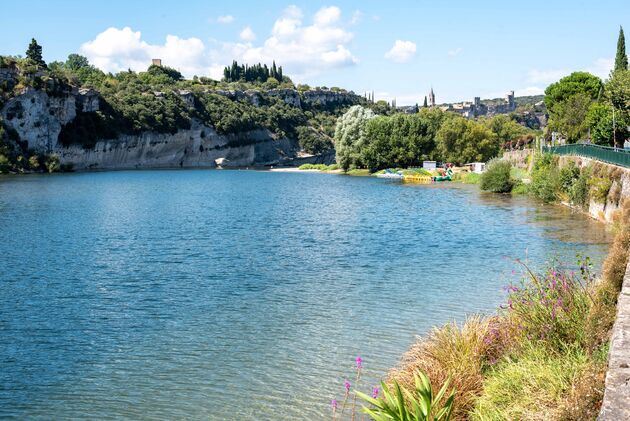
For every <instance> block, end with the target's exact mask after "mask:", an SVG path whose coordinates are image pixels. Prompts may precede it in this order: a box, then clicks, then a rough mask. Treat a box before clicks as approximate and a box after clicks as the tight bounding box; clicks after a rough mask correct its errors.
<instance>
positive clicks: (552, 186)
mask: <svg viewBox="0 0 630 421" xmlns="http://www.w3.org/2000/svg"><path fill="white" fill-rule="evenodd" d="M560 189H561V181H560V176H559V171H558V163H557V157H556V156H554V155H551V154H542V155H538V156H537V157H536V158H535V161H534V169H533V170H532V182H531V184H530V187H529V190H530V192H531V194H532V195H533V196H534V197H536V198H538V199H540V200H542V201H543V202H545V203H552V202H555V201H556V200H558V193H559V192H560Z"/></svg>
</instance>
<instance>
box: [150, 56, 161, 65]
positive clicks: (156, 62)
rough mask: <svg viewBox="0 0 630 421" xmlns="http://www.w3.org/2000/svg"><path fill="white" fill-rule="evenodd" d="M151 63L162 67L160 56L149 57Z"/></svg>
mask: <svg viewBox="0 0 630 421" xmlns="http://www.w3.org/2000/svg"><path fill="white" fill-rule="evenodd" d="M151 64H152V65H154V66H160V67H162V59H161V58H153V59H151Z"/></svg>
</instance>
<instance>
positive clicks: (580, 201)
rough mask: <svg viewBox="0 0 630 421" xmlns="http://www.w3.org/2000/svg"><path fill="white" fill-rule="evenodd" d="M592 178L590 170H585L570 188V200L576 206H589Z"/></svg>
mask: <svg viewBox="0 0 630 421" xmlns="http://www.w3.org/2000/svg"><path fill="white" fill-rule="evenodd" d="M589 178H590V169H589V168H584V169H583V170H582V171H581V172H580V175H579V176H578V178H576V179H575V180H574V181H573V184H572V185H571V187H570V188H569V191H568V194H569V200H570V201H571V203H573V204H574V205H578V206H581V207H585V206H586V205H587V204H588V199H589V195H588V192H589V188H588V180H589Z"/></svg>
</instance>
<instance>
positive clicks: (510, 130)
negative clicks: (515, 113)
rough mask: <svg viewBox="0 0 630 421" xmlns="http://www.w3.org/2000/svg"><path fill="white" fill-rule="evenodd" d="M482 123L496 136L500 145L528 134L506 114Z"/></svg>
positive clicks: (525, 129)
mask: <svg viewBox="0 0 630 421" xmlns="http://www.w3.org/2000/svg"><path fill="white" fill-rule="evenodd" d="M483 123H484V125H485V126H486V127H487V128H489V129H490V130H492V131H493V132H494V134H496V135H497V140H498V142H499V143H500V144H502V145H503V144H505V143H506V142H509V141H510V140H514V139H516V138H517V137H519V136H523V135H525V134H527V132H528V130H527V128H525V127H523V126H521V125H520V124H518V123H517V122H516V121H514V120H513V119H512V118H511V117H510V116H509V115H507V114H498V115H496V116H494V117H492V118H489V119H486V120H484V121H483Z"/></svg>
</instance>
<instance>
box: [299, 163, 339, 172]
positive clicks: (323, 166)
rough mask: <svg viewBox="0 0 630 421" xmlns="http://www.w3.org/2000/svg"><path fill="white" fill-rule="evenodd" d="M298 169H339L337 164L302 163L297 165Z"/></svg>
mask: <svg viewBox="0 0 630 421" xmlns="http://www.w3.org/2000/svg"><path fill="white" fill-rule="evenodd" d="M298 169H300V170H318V171H335V170H338V169H339V165H337V164H331V165H326V164H302V165H300V166H299V167H298Z"/></svg>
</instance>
